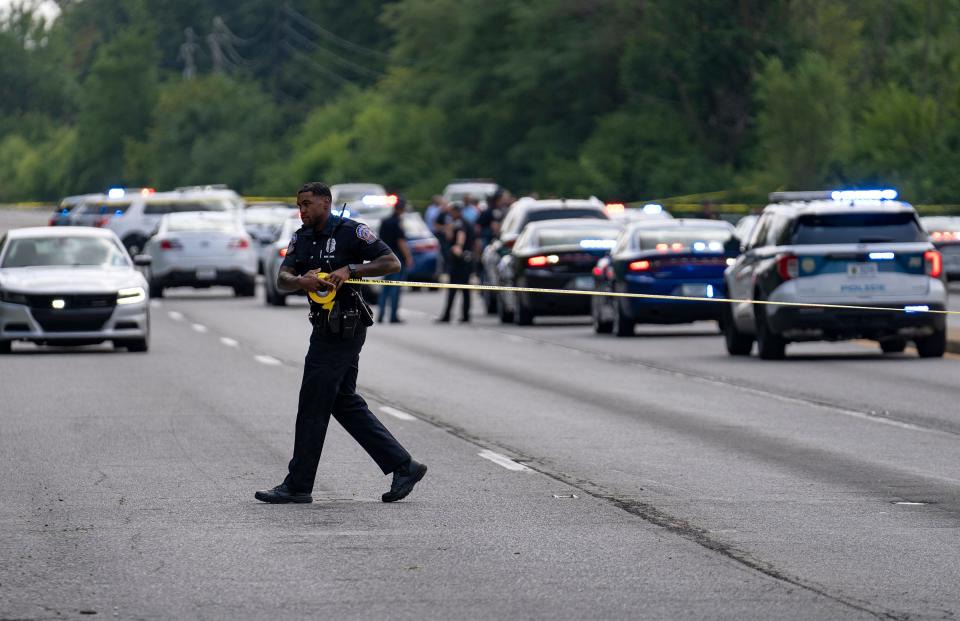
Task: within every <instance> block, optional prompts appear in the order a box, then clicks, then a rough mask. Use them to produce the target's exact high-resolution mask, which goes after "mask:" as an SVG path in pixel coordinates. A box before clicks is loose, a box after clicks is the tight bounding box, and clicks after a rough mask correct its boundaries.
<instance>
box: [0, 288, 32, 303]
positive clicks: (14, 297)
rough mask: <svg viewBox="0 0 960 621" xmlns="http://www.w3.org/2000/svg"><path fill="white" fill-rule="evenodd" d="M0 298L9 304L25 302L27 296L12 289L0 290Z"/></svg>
mask: <svg viewBox="0 0 960 621" xmlns="http://www.w3.org/2000/svg"><path fill="white" fill-rule="evenodd" d="M0 300H3V301H4V302H9V303H10V304H26V303H27V296H25V295H24V294H22V293H14V292H12V291H0Z"/></svg>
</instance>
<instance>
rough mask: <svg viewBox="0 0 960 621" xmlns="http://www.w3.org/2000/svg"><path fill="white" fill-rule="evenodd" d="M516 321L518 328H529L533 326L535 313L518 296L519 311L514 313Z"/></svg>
mask: <svg viewBox="0 0 960 621" xmlns="http://www.w3.org/2000/svg"><path fill="white" fill-rule="evenodd" d="M514 321H515V323H516V324H517V325H518V326H529V325H532V324H533V311H531V310H530V307H529V306H527V305H526V304H524V303H523V300H522V299H521V298H520V296H519V295H518V296H517V310H516V313H514Z"/></svg>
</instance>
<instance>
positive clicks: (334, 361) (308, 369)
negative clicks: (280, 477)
mask: <svg viewBox="0 0 960 621" xmlns="http://www.w3.org/2000/svg"><path fill="white" fill-rule="evenodd" d="M366 333H367V331H366V329H365V328H361V329H360V330H359V331H358V332H357V335H356V336H355V337H354V338H352V339H342V338H341V337H340V336H339V335H324V334H322V333H321V332H320V331H318V330H314V331H313V335H312V336H311V337H310V349H309V350H308V351H307V357H306V359H305V360H304V363H303V382H302V384H301V385H300V403H299V407H298V409H297V429H296V439H295V440H294V445H293V459H291V460H290V466H289V474H287V478H286V480H285V483H286V484H287V486H288V487H289V488H290V489H291V490H293V491H295V492H311V491H313V482H314V479H315V478H316V475H317V465H318V464H319V463H320V453H321V451H322V450H323V440H324V438H325V437H326V435H327V425H328V424H329V422H330V415H331V414H333V417H334V418H335V419H337V422H338V423H340V424H341V425H343V428H344V429H346V430H347V432H348V433H349V434H350V435H351V436H353V439H354V440H356V441H357V442H358V443H359V444H360V446H362V447H363V449H364V450H365V451H366V452H367V453H368V454H369V455H370V457H372V458H373V460H374V461H375V462H377V465H378V466H380V469H381V470H382V471H383V473H384V474H389V473H391V472H393V471H394V470H396V469H397V468H399V467H400V466H402V465H403V464H405V463H406V462H407V461H408V460H409V459H410V453H408V452H407V451H406V449H404V448H403V447H402V446H400V443H399V442H397V440H396V438H394V437H393V435H391V434H390V432H389V431H387V428H386V427H384V426H383V423H381V422H380V421H379V420H378V419H377V417H376V416H374V415H373V412H371V411H370V408H369V407H367V402H366V401H364V400H363V397H361V396H360V395H358V394H357V373H358V371H359V362H360V350H361V348H363V342H364V340H365V339H366Z"/></svg>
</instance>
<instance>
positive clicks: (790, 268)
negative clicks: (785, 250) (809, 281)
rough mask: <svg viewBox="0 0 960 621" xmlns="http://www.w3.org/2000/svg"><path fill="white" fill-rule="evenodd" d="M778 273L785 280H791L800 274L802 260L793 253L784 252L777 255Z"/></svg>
mask: <svg viewBox="0 0 960 621" xmlns="http://www.w3.org/2000/svg"><path fill="white" fill-rule="evenodd" d="M777 274H779V275H780V278H782V279H784V280H790V279H791V278H796V277H797V276H799V275H800V261H799V260H798V259H797V257H795V256H793V255H792V254H782V255H780V256H779V257H777Z"/></svg>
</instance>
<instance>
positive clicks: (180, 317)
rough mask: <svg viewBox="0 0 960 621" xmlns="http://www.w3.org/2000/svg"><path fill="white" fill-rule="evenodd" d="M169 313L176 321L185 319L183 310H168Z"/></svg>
mask: <svg viewBox="0 0 960 621" xmlns="http://www.w3.org/2000/svg"><path fill="white" fill-rule="evenodd" d="M167 315H169V316H170V319H173V320H174V321H182V320H183V313H181V312H179V311H168V312H167Z"/></svg>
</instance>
